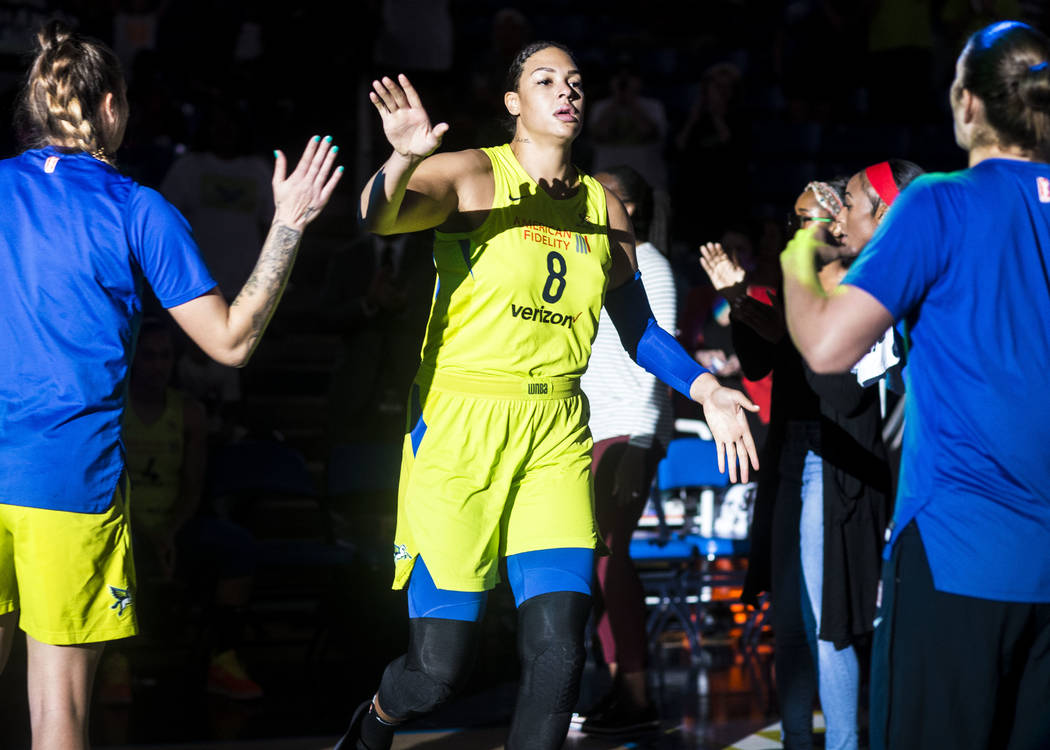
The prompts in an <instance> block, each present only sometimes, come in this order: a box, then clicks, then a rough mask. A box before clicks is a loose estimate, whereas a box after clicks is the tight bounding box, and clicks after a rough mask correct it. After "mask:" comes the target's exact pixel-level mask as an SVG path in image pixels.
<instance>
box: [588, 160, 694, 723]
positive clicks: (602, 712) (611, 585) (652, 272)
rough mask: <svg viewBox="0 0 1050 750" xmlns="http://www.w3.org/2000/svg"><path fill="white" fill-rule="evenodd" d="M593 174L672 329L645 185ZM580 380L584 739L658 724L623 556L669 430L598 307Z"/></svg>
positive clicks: (657, 390) (657, 397)
mask: <svg viewBox="0 0 1050 750" xmlns="http://www.w3.org/2000/svg"><path fill="white" fill-rule="evenodd" d="M594 178H595V179H596V180H598V182H600V183H602V185H604V186H605V187H606V188H607V189H608V190H609V191H610V192H611V193H612V194H613V195H615V196H617V197H618V198H619V199H620V200H621V201H622V202H623V205H624V208H626V209H627V215H628V216H630V218H631V222H632V224H633V225H634V236H635V238H636V240H637V242H638V245H637V247H636V252H637V254H638V271H639V273H641V276H642V283H643V284H644V285H645V291H646V294H647V295H648V297H649V303H650V306H651V307H652V309H653V314H654V315H655V316H656V322H657V323H658V324H659V325H660V327H661V328H663V329H665V330H667V331H672V332H673V331H674V327H675V312H676V307H677V299H676V294H675V283H674V276H673V275H672V272H671V265H670V263H668V262H667V259H666V258H665V257H664V255H663V253H661V252H660V250H659V249H658V248H657V247H655V246H654V245H653V244H652V243H650V242H649V225H650V221H651V220H652V211H653V197H652V189H651V188H650V187H649V185H648V183H647V182H646V181H645V178H643V177H642V176H641V175H640V174H639V173H638V172H637V171H636V170H635V169H633V168H632V167H629V166H625V165H621V166H611V167H609V168H607V169H606V170H604V171H601V172H598V173H597V174H596V175H595V176H594ZM581 383H582V385H583V390H584V393H586V394H587V398H588V401H589V402H590V406H591V418H590V427H591V435H592V437H593V439H594V451H593V459H592V463H591V470H592V472H593V473H594V495H595V498H594V505H595V516H596V519H597V522H598V530H599V533H600V534H601V535H602V538H603V539H604V541H605V544H606V546H607V547H608V548H609V551H610V552H611V554H610V555H609V556H607V557H599V558H598V561H597V574H598V586H597V589H596V590H595V592H594V594H595V605H594V606H595V616H596V622H597V632H598V637H599V639H600V640H601V646H602V654H603V656H604V658H605V663H606V666H607V667H608V668H609V673H610V676H611V677H612V688H611V690H610V691H609V693H608V694H607V695H605V696H604V697H603V698H602V699H601V700H600V701H599V702H598V704H597V705H596V706H594V707H593V708H591V709H590V710H588V711H586V712H584V713H583V714H582V715H581V714H576V715H574V717H573V725H574V726H578V727H579V728H580V729H581V730H582V731H584V732H586V733H588V734H619V733H624V732H634V731H639V730H645V729H653V728H656V727H657V726H659V714H658V713H657V711H656V707H655V706H654V705H653V702H652V700H651V699H650V697H649V690H648V681H647V671H646V668H647V662H648V639H647V637H646V629H645V621H646V611H645V592H644V591H643V590H642V583H641V581H640V580H639V578H638V573H637V572H636V571H635V568H634V563H633V561H632V560H631V552H630V542H631V536H632V535H633V533H634V530H635V527H637V525H638V519H639V518H641V515H642V511H643V510H644V509H645V504H646V502H647V501H648V500H649V488H650V485H651V484H652V480H653V476H654V475H655V473H656V466H657V464H658V463H659V461H660V459H661V458H662V457H663V455H664V452H665V451H666V448H667V444H668V443H669V442H670V440H671V436H672V434H673V430H674V420H673V414H672V413H671V397H670V389H669V388H668V387H667V386H666V385H664V384H663V383H661V382H660V381H659V380H657V379H656V377H654V376H653V375H650V374H649V373H648V372H646V371H645V370H644V369H642V368H641V367H639V366H638V365H637V364H635V363H634V362H633V361H631V357H630V355H629V354H627V352H626V351H624V348H623V344H621V343H620V338H619V336H617V335H616V328H615V327H614V326H613V323H612V320H610V319H609V314H608V313H607V312H606V311H605V310H602V312H601V316H600V319H599V324H598V334H597V336H595V339H594V343H593V344H592V346H591V359H590V363H589V364H588V366H587V371H586V372H585V373H584V375H583V378H582V381H581Z"/></svg>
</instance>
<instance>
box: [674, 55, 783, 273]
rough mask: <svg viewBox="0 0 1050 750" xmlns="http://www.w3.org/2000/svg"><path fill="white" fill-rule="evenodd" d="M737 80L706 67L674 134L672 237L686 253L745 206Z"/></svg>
mask: <svg viewBox="0 0 1050 750" xmlns="http://www.w3.org/2000/svg"><path fill="white" fill-rule="evenodd" d="M741 78H742V73H741V70H740V68H738V67H737V66H736V65H734V64H733V63H730V62H720V63H716V64H714V65H711V66H710V67H708V68H707V69H706V70H705V71H704V73H703V75H702V76H701V79H700V81H699V83H698V85H697V87H696V93H695V96H694V98H693V100H692V103H691V106H690V108H689V115H688V117H687V118H686V120H685V122H684V123H682V125H681V127H680V128H679V129H678V132H677V133H675V135H674V139H673V144H672V149H673V150H672V153H673V155H674V158H673V161H672V164H673V172H672V175H671V189H670V192H671V203H672V205H674V206H677V207H678V209H679V211H678V213H677V215H675V216H674V217H673V219H672V226H673V227H674V231H673V235H674V237H675V238H676V239H680V240H682V241H683V242H684V243H685V245H686V246H687V247H689V248H694V247H696V246H697V245H699V244H700V243H701V242H702V241H703V240H705V239H707V238H708V237H711V236H718V234H719V233H721V232H722V231H723V229H724V227H725V224H724V222H725V220H726V218H731V219H739V218H740V217H739V215H738V214H739V211H738V209H739V207H740V206H742V205H748V200H747V192H748V187H747V173H748V171H747V151H746V148H747V142H748V134H747V132H746V123H745V122H744V121H743V120H742V116H741V113H740V101H739V100H740V96H739V93H740V86H741ZM778 251H779V248H778ZM690 252H691V251H690ZM694 263H695V260H693V261H691V264H694Z"/></svg>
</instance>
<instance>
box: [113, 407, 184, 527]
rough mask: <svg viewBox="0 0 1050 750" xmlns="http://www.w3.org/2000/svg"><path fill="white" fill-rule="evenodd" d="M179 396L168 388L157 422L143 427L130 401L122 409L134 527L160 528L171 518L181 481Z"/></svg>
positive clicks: (182, 437) (181, 409)
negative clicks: (132, 495)
mask: <svg viewBox="0 0 1050 750" xmlns="http://www.w3.org/2000/svg"><path fill="white" fill-rule="evenodd" d="M182 399H183V397H182V393H181V392H179V391H177V390H175V389H173V388H169V389H167V393H166V395H165V405H164V412H163V413H162V414H161V416H160V419H158V420H157V421H156V422H153V423H152V424H145V423H143V422H142V420H140V419H139V418H138V415H137V414H135V409H134V408H133V407H132V406H131V403H130V398H129V403H128V406H127V408H126V409H125V410H124V446H125V449H126V450H127V467H128V475H129V476H130V477H131V488H132V492H133V493H134V500H133V501H132V504H131V517H132V519H133V520H134V521H135V523H137V524H142V525H143V526H149V527H151V528H163V527H164V526H166V525H168V524H169V523H170V522H171V519H172V518H173V514H174V511H175V504H176V501H177V500H178V497H179V485H180V483H181V481H182V459H183V456H182V451H183V440H184V436H183V402H182Z"/></svg>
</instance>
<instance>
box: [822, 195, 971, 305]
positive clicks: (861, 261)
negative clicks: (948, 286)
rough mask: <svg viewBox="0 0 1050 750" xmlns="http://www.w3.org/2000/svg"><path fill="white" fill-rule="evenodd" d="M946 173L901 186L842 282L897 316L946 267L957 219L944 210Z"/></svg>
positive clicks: (924, 292)
mask: <svg viewBox="0 0 1050 750" xmlns="http://www.w3.org/2000/svg"><path fill="white" fill-rule="evenodd" d="M943 179H944V176H942V175H924V176H922V177H920V178H918V179H917V180H916V181H915V182H913V183H912V184H911V185H909V186H908V187H907V188H906V189H905V190H904V191H902V192H901V194H900V197H899V198H898V199H897V201H896V202H895V203H894V204H893V207H892V208H891V209H890V211H889V212H888V213H887V214H886V216H885V217H884V218H883V220H882V223H881V224H879V227H878V229H876V230H875V236H874V237H872V238H871V241H870V242H868V244H867V245H866V246H865V248H864V250H863V251H862V252H861V254H860V257H858V258H857V260H856V262H854V264H853V266H852V267H851V268H850V270H849V273H847V274H846V278H845V279H843V280H842V283H843V284H850V285H852V286H855V287H858V288H860V289H863V290H864V291H866V292H868V293H869V294H871V295H872V296H873V297H875V299H877V300H878V301H879V302H880V303H882V305H883V306H884V307H885V308H886V309H887V310H889V312H890V314H892V315H893V319H894V320H895V321H899V320H901V319H902V318H904V317H905V316H906V315H908V313H909V312H911V311H912V310H914V309H915V308H916V306H917V305H918V304H919V303H920V302H921V301H922V299H923V297H925V295H926V293H927V291H929V289H930V287H931V286H932V285H933V283H934V282H935V281H936V280H937V279H938V278H939V277H940V276H941V275H942V274H943V273H944V271H945V268H946V267H947V263H948V258H949V255H950V249H951V247H952V246H953V245H954V243H955V241H956V239H957V230H958V229H959V227H960V223H959V222H958V221H954V220H951V217H949V216H946V215H945V212H946V210H947V209H946V208H945V202H944V201H940V202H938V201H937V200H935V198H936V191H937V190H939V189H944V187H943V184H942V180H943Z"/></svg>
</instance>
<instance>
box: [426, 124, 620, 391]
mask: <svg viewBox="0 0 1050 750" xmlns="http://www.w3.org/2000/svg"><path fill="white" fill-rule="evenodd" d="M482 151H483V152H484V153H485V154H486V155H487V156H488V157H489V159H490V160H491V162H492V174H493V179H494V182H495V194H494V196H493V200H492V209H491V211H489V214H488V216H487V217H486V219H485V221H484V222H483V223H482V224H481V226H480V227H478V228H477V229H475V230H474V231H472V232H460V233H445V232H435V233H434V264H435V266H436V268H437V286H436V288H435V292H434V302H433V305H432V307H431V310H430V321H429V323H428V324H427V332H426V338H425V340H424V342H423V353H422V359H423V367H424V368H429V369H433V370H439V369H440V370H446V371H449V372H459V373H462V374H469V373H476V374H484V375H493V376H510V377H557V376H563V375H574V376H579V375H581V374H582V373H583V371H584V370H585V369H586V367H587V360H588V359H589V358H590V354H591V343H592V342H593V341H594V335H595V333H596V332H597V330H598V315H599V312H600V311H601V307H602V303H603V301H604V298H605V288H606V282H607V280H608V272H609V266H610V263H611V256H610V254H609V228H608V212H607V210H606V205H605V190H604V189H603V188H602V186H601V183H599V182H598V181H597V180H595V179H594V178H593V177H590V176H587V175H584V174H582V173H581V174H580V188H579V190H578V192H577V193H576V195H574V196H573V197H571V198H568V199H566V200H555V199H553V198H551V197H550V196H549V195H548V194H547V193H546V192H544V190H543V189H542V188H541V187H540V186H539V185H537V184H536V181H535V180H533V179H532V178H531V177H529V175H528V174H527V173H526V172H525V170H524V169H523V168H522V166H521V165H520V164H519V163H518V160H517V159H516V158H515V156H514V153H513V152H512V151H511V148H510V145H509V144H504V145H503V146H499V147H496V148H485V149H482Z"/></svg>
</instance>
